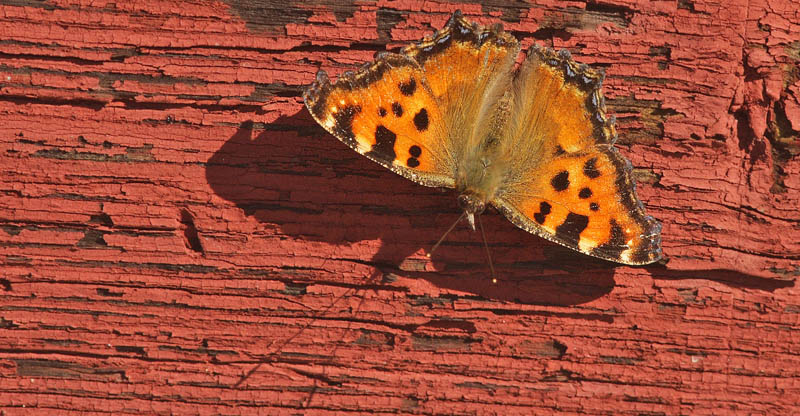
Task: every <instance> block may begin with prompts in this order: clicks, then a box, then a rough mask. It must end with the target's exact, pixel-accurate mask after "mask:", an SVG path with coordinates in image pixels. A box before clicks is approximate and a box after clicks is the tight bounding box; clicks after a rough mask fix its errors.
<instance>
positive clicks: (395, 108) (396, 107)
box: [392, 103, 403, 117]
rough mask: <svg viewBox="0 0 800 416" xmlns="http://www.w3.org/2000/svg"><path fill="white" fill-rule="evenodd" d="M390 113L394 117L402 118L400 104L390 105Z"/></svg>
mask: <svg viewBox="0 0 800 416" xmlns="http://www.w3.org/2000/svg"><path fill="white" fill-rule="evenodd" d="M392 113H394V116H395V117H403V106H402V105H400V103H392Z"/></svg>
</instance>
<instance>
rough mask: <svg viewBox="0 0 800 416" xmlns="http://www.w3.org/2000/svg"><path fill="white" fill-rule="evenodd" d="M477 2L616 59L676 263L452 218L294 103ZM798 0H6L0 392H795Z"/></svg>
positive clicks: (682, 398) (184, 403)
mask: <svg viewBox="0 0 800 416" xmlns="http://www.w3.org/2000/svg"><path fill="white" fill-rule="evenodd" d="M455 8H461V9H462V10H463V11H464V12H465V14H466V15H468V16H470V17H472V18H474V19H477V20H479V21H481V22H484V23H491V22H496V21H500V22H503V23H504V25H505V27H506V28H507V29H508V30H510V31H512V33H514V34H515V35H516V36H517V37H518V38H520V39H521V40H522V41H523V45H524V46H525V47H527V46H528V45H530V44H531V43H532V42H534V41H536V42H540V43H543V44H546V45H551V46H555V47H557V48H562V47H563V48H568V49H570V50H571V51H572V52H573V54H574V55H575V56H576V57H577V58H578V60H580V61H583V62H587V63H590V64H592V65H594V66H596V67H602V68H605V70H606V73H607V78H606V83H605V85H606V87H605V91H606V96H607V98H608V100H607V101H608V104H609V106H610V112H611V113H614V114H616V115H617V117H618V120H619V126H620V136H621V139H620V143H619V147H620V149H621V151H622V152H623V153H624V154H626V155H627V156H628V157H629V158H630V159H631V160H632V162H633V164H634V166H635V167H636V168H637V170H636V172H637V177H638V178H639V183H640V186H639V195H640V197H641V198H642V199H643V200H644V201H645V203H646V205H647V208H648V210H649V212H650V213H652V214H653V215H654V216H656V217H657V218H659V219H660V220H661V221H662V222H663V224H664V230H663V239H664V251H665V254H666V255H667V256H668V257H669V258H670V260H669V262H668V263H667V264H666V265H655V266H651V267H645V268H630V267H614V266H613V265H611V264H608V263H604V262H601V261H595V260H592V259H589V258H587V257H584V256H581V255H578V254H574V253H572V252H570V251H569V250H566V249H562V248H560V247H557V246H554V245H553V244H550V243H548V242H545V241H543V240H541V239H538V238H536V237H534V236H532V235H528V234H526V233H525V232H523V231H521V230H518V229H516V228H515V227H514V226H513V225H511V224H510V223H509V222H507V221H506V220H504V219H503V218H501V217H500V216H499V215H496V214H494V215H487V216H486V217H485V221H484V225H485V226H486V227H487V229H488V230H489V232H488V235H489V239H490V241H491V245H492V252H493V253H494V255H495V261H496V264H497V268H498V271H499V274H500V276H501V278H500V281H499V282H498V284H497V285H492V284H491V283H490V282H489V281H488V279H487V276H486V264H485V261H484V255H483V252H482V249H481V243H480V240H479V239H478V237H477V236H476V235H474V234H472V233H470V232H468V231H467V230H465V229H461V230H459V231H457V232H455V233H454V234H453V235H452V236H451V237H450V239H449V243H448V244H446V245H445V246H443V247H442V248H441V249H440V250H439V251H438V252H437V253H436V255H434V257H433V259H432V261H429V260H428V259H426V258H425V256H424V253H425V252H426V250H428V249H429V248H430V246H431V245H432V243H433V242H434V241H435V240H436V239H437V238H438V237H439V236H440V235H441V233H442V232H443V231H444V229H446V227H447V226H448V225H449V224H450V223H451V222H452V221H453V220H454V219H455V218H456V217H457V215H458V214H459V212H458V209H457V206H456V204H455V200H454V196H453V195H452V194H449V193H442V192H439V191H437V190H435V189H430V188H424V187H421V186H417V185H415V184H413V183H410V182H408V181H406V180H405V179H403V178H401V177H399V176H396V175H394V174H392V173H391V172H389V171H386V170H385V169H383V168H381V167H379V166H378V165H376V164H373V163H371V162H369V161H368V160H366V159H364V158H363V157H361V156H359V155H357V154H356V153H354V152H352V151H351V150H349V149H347V148H346V147H345V146H344V145H343V144H341V143H340V142H338V141H337V140H335V139H334V138H333V137H331V136H329V135H327V134H326V133H325V132H324V131H323V130H322V129H321V128H320V127H318V126H317V125H316V124H315V123H314V122H313V121H312V120H311V118H310V117H309V116H308V114H307V113H306V111H305V110H304V109H303V107H302V103H301V101H300V99H299V94H300V91H301V90H302V88H303V87H304V86H305V85H307V84H308V83H310V81H311V80H312V79H313V76H314V74H315V72H316V71H317V69H319V68H322V69H325V70H327V71H328V72H329V73H332V74H338V73H341V72H342V71H344V70H346V69H352V68H353V67H354V66H356V65H359V64H360V63H362V62H364V61H368V60H370V59H371V58H372V55H373V53H374V52H375V51H381V50H385V49H387V48H389V49H396V48H398V47H400V46H402V45H403V44H405V43H407V42H409V41H412V40H416V39H419V38H421V37H422V36H423V35H425V34H427V33H431V32H432V31H433V30H434V29H435V28H439V27H441V26H442V25H443V23H444V21H445V20H446V19H447V17H448V16H449V14H450V12H451V11H452V10H454V9H455ZM798 9H800V7H798V3H797V1H796V0H789V1H779V0H775V1H769V2H767V1H766V0H749V1H743V0H736V1H732V2H727V1H717V2H714V1H701V0H694V1H693V0H678V1H661V2H648V3H639V2H636V1H624V0H608V1H603V2H581V1H563V2H561V1H547V2H541V3H540V4H538V5H528V4H523V3H522V2H510V3H509V4H506V2H499V1H494V2H488V3H487V4H485V5H483V6H481V5H476V4H451V3H438V2H419V1H398V2H385V3H381V4H380V5H375V4H373V3H370V2H356V3H353V4H339V2H337V1H325V2H322V3H320V4H318V5H315V6H309V5H304V4H303V3H302V2H287V1H275V0H269V1H256V0H231V1H227V2H214V1H210V0H196V1H193V2H180V1H159V0H141V1H137V2H106V1H102V0H99V1H98V0H92V1H89V0H44V1H40V0H2V1H0V267H2V269H0V406H1V407H2V414H53V413H60V414H79V413H80V414H88V413H98V414H100V413H112V414H152V413H160V414H168V413H174V414H182V413H211V414H254V413H261V414H340V413H345V412H348V411H352V412H353V413H359V412H360V413H363V414H379V413H414V414H490V413H498V414H529V413H541V414H555V413H558V414H592V415H597V414H647V415H651V414H653V415H654V414H695V415H696V414H722V413H736V414H791V413H797V412H798V411H800V405H799V404H800V399H798V397H800V332H798V329H799V328H800V291H798V289H797V287H796V283H795V279H796V278H797V276H798V275H800V209H798V207H800V156H798V153H799V152H800V144H799V143H798V140H800V137H799V135H800V133H798V131H800V67H798V61H800V41H798V39H800V13H799V12H798Z"/></svg>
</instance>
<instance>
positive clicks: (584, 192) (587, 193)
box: [578, 188, 592, 199]
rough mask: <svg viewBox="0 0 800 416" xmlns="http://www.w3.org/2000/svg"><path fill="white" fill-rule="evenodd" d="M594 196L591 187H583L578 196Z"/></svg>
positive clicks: (583, 197) (582, 197)
mask: <svg viewBox="0 0 800 416" xmlns="http://www.w3.org/2000/svg"><path fill="white" fill-rule="evenodd" d="M591 196H592V190H591V189H589V188H583V189H581V191H580V192H578V197H579V198H581V199H586V198H590V197H591Z"/></svg>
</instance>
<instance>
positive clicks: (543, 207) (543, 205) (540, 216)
mask: <svg viewBox="0 0 800 416" xmlns="http://www.w3.org/2000/svg"><path fill="white" fill-rule="evenodd" d="M551 208H552V206H551V205H550V204H548V203H547V202H544V201H542V202H540V203H539V212H537V213H535V214H533V219H534V220H535V221H536V222H538V223H539V224H544V220H546V219H547V215H548V214H550V210H551Z"/></svg>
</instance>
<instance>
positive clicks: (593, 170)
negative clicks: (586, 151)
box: [583, 157, 600, 179]
mask: <svg viewBox="0 0 800 416" xmlns="http://www.w3.org/2000/svg"><path fill="white" fill-rule="evenodd" d="M583 174H584V175H586V177H587V178H590V179H594V178H597V177H599V176H600V171H599V170H597V158H596V157H593V158H591V159H589V160H587V161H586V163H584V164H583Z"/></svg>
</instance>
